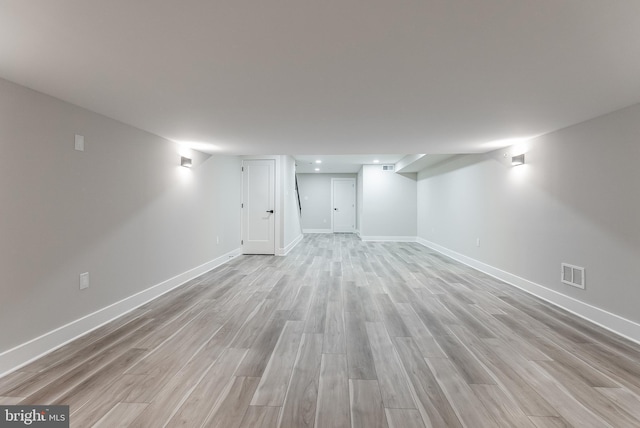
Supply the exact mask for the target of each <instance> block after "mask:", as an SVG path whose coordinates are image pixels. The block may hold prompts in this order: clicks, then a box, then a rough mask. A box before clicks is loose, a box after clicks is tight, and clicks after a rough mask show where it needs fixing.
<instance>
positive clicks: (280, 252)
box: [276, 233, 304, 256]
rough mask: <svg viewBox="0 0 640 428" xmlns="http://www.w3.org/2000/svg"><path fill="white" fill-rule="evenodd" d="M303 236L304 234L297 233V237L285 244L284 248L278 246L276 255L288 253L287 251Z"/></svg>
mask: <svg viewBox="0 0 640 428" xmlns="http://www.w3.org/2000/svg"><path fill="white" fill-rule="evenodd" d="M303 238H304V235H303V234H302V233H301V234H300V235H298V237H297V238H296V239H294V240H293V241H291V243H290V244H289V245H287V246H286V247H285V248H284V249H282V248H278V249H277V250H276V256H286V255H287V254H289V251H291V250H293V248H294V247H295V246H296V245H298V244H299V243H300V241H302V239H303Z"/></svg>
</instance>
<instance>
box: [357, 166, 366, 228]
mask: <svg viewBox="0 0 640 428" xmlns="http://www.w3.org/2000/svg"><path fill="white" fill-rule="evenodd" d="M363 177H364V166H363V167H361V168H360V171H358V178H357V179H356V189H358V191H357V192H356V201H357V202H356V227H357V228H358V235H361V234H362V232H361V230H362V195H363V194H364V186H363V185H362V181H363V180H362V179H363Z"/></svg>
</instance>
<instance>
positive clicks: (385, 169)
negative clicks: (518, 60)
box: [382, 165, 395, 171]
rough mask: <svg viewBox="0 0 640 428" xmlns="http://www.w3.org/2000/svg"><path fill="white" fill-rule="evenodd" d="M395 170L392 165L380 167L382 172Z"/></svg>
mask: <svg viewBox="0 0 640 428" xmlns="http://www.w3.org/2000/svg"><path fill="white" fill-rule="evenodd" d="M394 169H395V168H394V166H393V165H382V170H383V171H393V170H394Z"/></svg>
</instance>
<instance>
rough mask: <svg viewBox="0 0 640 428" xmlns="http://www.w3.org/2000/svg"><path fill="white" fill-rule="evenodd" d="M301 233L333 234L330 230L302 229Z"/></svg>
mask: <svg viewBox="0 0 640 428" xmlns="http://www.w3.org/2000/svg"><path fill="white" fill-rule="evenodd" d="M302 233H333V230H331V229H302Z"/></svg>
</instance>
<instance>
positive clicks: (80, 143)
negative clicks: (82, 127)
mask: <svg viewBox="0 0 640 428" xmlns="http://www.w3.org/2000/svg"><path fill="white" fill-rule="evenodd" d="M75 148H76V150H77V151H79V152H84V135H78V134H76V142H75Z"/></svg>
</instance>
